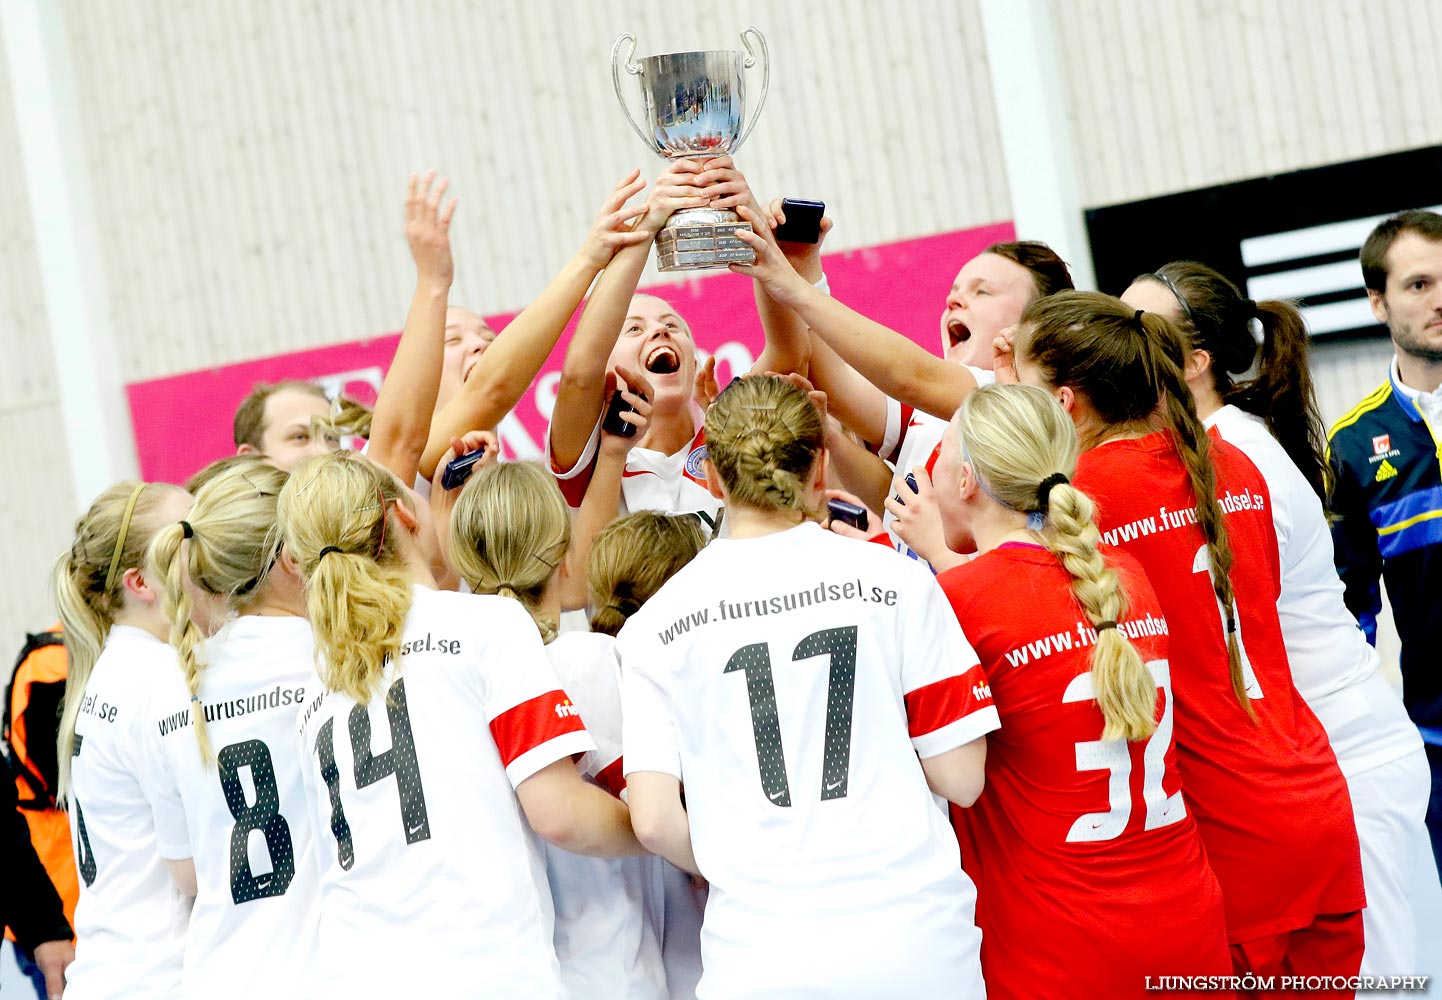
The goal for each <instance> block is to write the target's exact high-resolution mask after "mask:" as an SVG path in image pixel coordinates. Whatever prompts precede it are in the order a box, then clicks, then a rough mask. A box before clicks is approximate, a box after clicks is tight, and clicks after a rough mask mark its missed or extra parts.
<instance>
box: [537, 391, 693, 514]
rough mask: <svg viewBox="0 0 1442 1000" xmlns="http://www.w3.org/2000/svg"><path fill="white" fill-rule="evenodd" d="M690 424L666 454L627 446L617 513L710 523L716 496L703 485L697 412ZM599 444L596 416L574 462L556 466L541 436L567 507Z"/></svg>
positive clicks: (576, 499) (577, 502)
mask: <svg viewBox="0 0 1442 1000" xmlns="http://www.w3.org/2000/svg"><path fill="white" fill-rule="evenodd" d="M696 425H697V428H698V429H697V431H696V436H695V437H693V438H692V439H691V442H690V443H689V444H688V445H686V447H684V448H682V449H681V450H680V451H677V452H673V453H672V454H670V455H667V454H666V453H665V452H660V451H652V450H651V449H649V448H632V449H631V450H630V452H628V453H627V455H626V469H625V471H624V472H622V473H621V514H623V515H624V514H630V513H633V512H635V511H638V510H659V511H664V512H665V513H668V514H696V515H698V516H699V517H700V518H701V519H702V521H704V522H705V523H707V524H708V525H710V526H713V527H714V526H715V524H716V517H717V512H718V511H720V509H721V501H720V500H718V499H717V498H716V497H713V496H712V495H711V492H710V491H709V490H708V489H707V488H706V428H705V426H704V424H703V422H702V420H701V418H700V417H699V415H698V416H697V419H696ZM600 445H601V420H600V418H597V420H596V426H595V428H594V429H592V431H591V436H590V438H589V439H587V441H586V447H585V448H583V449H582V450H581V457H580V458H578V459H577V460H576V464H575V465H573V466H571V467H570V468H569V469H560V468H557V467H556V463H555V461H554V460H553V459H552V458H551V436H550V434H549V433H547V435H546V461H547V462H548V463H549V466H550V469H551V472H552V473H553V474H554V475H555V477H556V480H557V482H558V484H559V485H560V487H561V493H562V494H563V495H564V496H565V498H566V503H568V504H570V505H571V508H572V509H573V510H574V509H576V508H578V507H580V506H581V501H582V500H584V499H585V498H586V487H587V486H589V485H590V484H591V473H592V472H593V471H595V467H596V458H597V455H598V453H599V452H598V449H599V448H600Z"/></svg>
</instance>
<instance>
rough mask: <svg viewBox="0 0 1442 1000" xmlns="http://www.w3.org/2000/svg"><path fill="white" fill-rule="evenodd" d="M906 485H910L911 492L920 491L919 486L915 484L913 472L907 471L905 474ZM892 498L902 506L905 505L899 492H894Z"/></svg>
mask: <svg viewBox="0 0 1442 1000" xmlns="http://www.w3.org/2000/svg"><path fill="white" fill-rule="evenodd" d="M906 485H907V486H910V487H911V492H912V493H920V492H921V487H920V486H917V485H916V475H915V474H914V473H911V472H908V473H907V474H906ZM894 499H895V500H896V502H897V503H899V504H901V505H902V506H903V507H905V506H906V501H905V500H903V499H902V497H901V494H900V493H898V494H896V496H895V498H894Z"/></svg>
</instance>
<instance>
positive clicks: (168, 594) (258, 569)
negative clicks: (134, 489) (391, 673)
mask: <svg viewBox="0 0 1442 1000" xmlns="http://www.w3.org/2000/svg"><path fill="white" fill-rule="evenodd" d="M288 478H289V476H288V474H287V473H285V472H283V471H281V470H280V469H277V468H275V467H274V466H272V465H269V464H268V463H266V462H264V461H263V460H261V459H259V458H256V457H253V456H243V457H242V460H241V461H238V462H234V463H232V464H230V465H227V466H226V467H225V468H223V469H221V470H220V471H218V472H217V473H216V474H215V475H214V476H212V477H210V478H208V479H207V480H206V481H205V485H204V486H202V487H201V488H200V489H199V490H198V491H197V492H196V494H195V502H194V504H193V505H192V506H191V508H190V513H189V514H188V515H187V517H186V520H184V521H181V522H180V523H179V524H172V525H170V526H168V527H166V528H163V529H162V530H161V531H160V532H159V533H157V534H156V536H155V539H154V540H153V541H152V542H151V543H150V556H149V559H150V562H151V563H152V564H153V565H154V566H155V567H156V568H157V570H158V571H159V572H160V573H162V574H163V575H164V577H165V604H164V611H165V617H166V618H167V619H169V621H170V644H171V646H173V647H174V648H175V652H176V656H177V658H178V660H179V662H180V668H181V672H182V673H183V674H184V675H185V683H186V685H187V686H188V687H189V689H190V717H191V725H192V726H193V727H194V729H195V738H196V742H197V743H198V745H199V749H200V759H201V760H202V761H203V762H204V763H206V764H207V765H208V764H211V763H214V761H215V752H214V750H213V748H212V746H211V742H210V734H209V732H208V730H207V727H206V722H205V704H204V702H202V701H201V699H200V683H201V675H202V672H203V664H202V663H201V662H200V656H199V652H200V647H201V645H202V644H203V643H204V642H205V636H204V635H203V634H202V632H201V630H200V629H199V628H198V627H197V626H196V624H195V621H194V613H195V609H194V607H193V604H192V601H191V598H190V593H189V591H188V589H187V588H186V586H185V584H186V583H187V582H189V583H190V584H192V585H194V586H195V587H196V588H197V589H199V590H201V591H204V592H205V593H207V594H213V595H215V596H217V597H219V598H221V599H222V600H223V601H224V603H225V607H226V609H227V610H228V611H237V610H243V609H244V607H245V606H246V605H247V604H248V603H249V602H250V601H251V600H252V599H253V598H254V597H255V595H256V594H257V593H258V592H259V591H260V590H261V589H262V588H263V586H264V583H265V579H266V576H267V574H268V573H269V571H270V568H271V565H272V564H273V563H274V561H275V557H276V553H277V551H278V544H279V543H278V540H277V537H276V534H277V532H276V526H275V510H276V501H277V499H278V498H279V496H280V491H281V489H282V488H283V487H284V486H285V482H286V480H287V479H288Z"/></svg>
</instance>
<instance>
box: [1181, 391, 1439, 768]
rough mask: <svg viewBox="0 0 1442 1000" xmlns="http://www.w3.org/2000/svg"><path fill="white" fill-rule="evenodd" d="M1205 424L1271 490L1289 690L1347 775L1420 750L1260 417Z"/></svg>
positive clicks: (1306, 492)
mask: <svg viewBox="0 0 1442 1000" xmlns="http://www.w3.org/2000/svg"><path fill="white" fill-rule="evenodd" d="M1204 423H1205V424H1206V425H1207V426H1208V427H1209V428H1214V429H1215V430H1216V432H1217V433H1218V434H1220V435H1221V437H1222V438H1223V440H1225V441H1227V442H1228V443H1230V444H1232V445H1234V446H1235V447H1237V448H1238V449H1240V450H1241V451H1242V453H1243V454H1245V455H1246V456H1247V458H1248V459H1250V460H1251V462H1252V464H1253V465H1255V466H1256V467H1257V471H1259V472H1260V473H1261V474H1262V478H1263V479H1265V480H1266V482H1267V489H1268V491H1269V492H1270V493H1271V495H1272V523H1273V525H1275V527H1276V530H1277V545H1278V548H1279V550H1280V555H1281V562H1282V595H1281V598H1280V599H1279V600H1278V602H1277V617H1278V619H1280V621H1281V624H1282V641H1283V643H1284V644H1285V645H1286V649H1287V660H1288V662H1289V663H1290V664H1291V667H1292V679H1293V681H1294V682H1295V683H1296V685H1297V691H1298V692H1299V693H1300V694H1301V695H1302V697H1303V699H1305V700H1306V702H1307V705H1308V706H1309V707H1310V708H1311V709H1312V711H1313V712H1314V713H1315V714H1316V716H1317V720H1318V721H1319V722H1321V723H1322V728H1323V729H1325V730H1326V731H1327V737H1328V738H1329V739H1330V740H1331V743H1332V751H1333V752H1334V753H1335V754H1336V755H1337V763H1338V765H1339V766H1340V767H1341V768H1342V773H1343V774H1344V775H1347V776H1348V777H1351V776H1352V775H1354V774H1358V773H1361V772H1362V771H1366V770H1368V769H1369V768H1373V767H1376V766H1378V765H1379V764H1385V763H1388V762H1390V761H1393V760H1397V759H1398V758H1400V757H1404V756H1406V755H1407V754H1409V753H1412V752H1414V751H1416V750H1418V749H1420V748H1421V746H1422V742H1421V737H1420V736H1419V735H1418V734H1417V727H1416V726H1415V725H1413V724H1412V722H1411V721H1410V720H1409V719H1408V718H1407V712H1406V710H1405V709H1404V708H1403V707H1402V699H1401V698H1399V697H1398V696H1397V693H1396V692H1395V691H1394V690H1392V687H1391V685H1390V684H1388V683H1387V681H1386V679H1385V678H1384V677H1382V675H1381V674H1380V673H1379V672H1378V668H1379V666H1380V660H1379V659H1378V657H1377V651H1376V650H1375V649H1373V648H1372V646H1371V645H1370V644H1368V642H1367V638H1366V636H1364V635H1363V634H1362V630H1361V629H1360V628H1358V627H1357V622H1356V619H1354V618H1353V617H1352V615H1351V613H1350V612H1349V611H1348V610H1347V606H1346V605H1345V604H1344V603H1343V601H1342V581H1341V579H1340V578H1339V577H1338V576H1337V568H1336V566H1335V565H1334V564H1333V561H1332V535H1331V531H1330V530H1329V529H1328V527H1327V520H1326V515H1325V514H1324V512H1323V510H1322V502H1321V501H1320V500H1319V499H1318V498H1317V494H1316V493H1314V492H1313V491H1312V487H1311V485H1310V484H1308V482H1307V479H1306V477H1305V476H1303V475H1302V473H1301V470H1299V469H1298V468H1297V466H1296V465H1295V464H1294V463H1293V462H1292V460H1291V458H1290V457H1288V455H1287V453H1286V451H1285V450H1284V449H1283V448H1282V446H1281V445H1280V444H1278V443H1277V440H1276V439H1275V438H1273V437H1272V435H1271V433H1270V432H1268V430H1267V425H1266V423H1265V422H1263V420H1262V419H1261V418H1260V417H1257V416H1254V415H1252V414H1250V413H1247V412H1245V411H1243V410H1241V409H1239V408H1237V407H1235V406H1230V405H1228V406H1224V407H1222V408H1221V409H1220V410H1218V411H1217V412H1216V413H1214V414H1212V415H1211V416H1209V417H1207V418H1206V420H1205V421H1204Z"/></svg>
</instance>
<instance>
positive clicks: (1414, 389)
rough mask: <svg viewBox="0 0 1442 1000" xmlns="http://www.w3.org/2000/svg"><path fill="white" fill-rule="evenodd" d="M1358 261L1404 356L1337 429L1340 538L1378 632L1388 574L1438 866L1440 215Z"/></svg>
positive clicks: (1441, 777) (1354, 586)
mask: <svg viewBox="0 0 1442 1000" xmlns="http://www.w3.org/2000/svg"><path fill="white" fill-rule="evenodd" d="M1361 262H1362V276H1363V280H1364V281H1365V283H1366V285H1367V297H1368V298H1369V299H1370V300H1371V304H1372V312H1373V314H1374V315H1375V316H1376V317H1377V321H1378V322H1380V323H1384V324H1386V326H1387V329H1388V331H1389V332H1390V333H1391V335H1392V344H1393V346H1394V348H1395V349H1396V357H1395V358H1394V359H1393V361H1392V370H1391V374H1390V377H1389V378H1388V379H1387V381H1386V382H1384V383H1382V384H1381V385H1380V386H1378V387H1377V388H1376V389H1374V390H1373V391H1372V392H1371V393H1369V394H1368V395H1367V396H1366V397H1365V398H1364V399H1363V400H1362V401H1361V402H1360V403H1358V404H1357V405H1356V406H1355V407H1353V408H1352V409H1351V410H1350V411H1349V412H1348V413H1347V414H1346V415H1344V416H1343V417H1342V419H1341V420H1339V421H1337V423H1336V425H1335V426H1334V427H1333V428H1332V431H1331V434H1330V435H1329V455H1330V459H1331V464H1332V472H1333V475H1334V477H1335V482H1334V484H1333V494H1332V512H1333V513H1334V514H1335V515H1336V516H1337V520H1336V522H1335V524H1334V526H1333V529H1332V531H1333V540H1334V543H1335V546H1336V553H1337V569H1338V572H1339V573H1340V574H1341V577H1342V581H1343V583H1344V584H1345V586H1346V600H1347V606H1348V608H1349V609H1351V611H1352V613H1353V614H1354V615H1356V616H1357V620H1358V622H1359V623H1360V624H1361V626H1362V628H1363V630H1364V631H1365V632H1366V633H1367V636H1368V638H1369V639H1371V640H1372V641H1373V642H1375V641H1376V632H1377V613H1378V612H1379V611H1381V609H1382V598H1381V593H1380V590H1379V586H1378V581H1379V577H1380V578H1382V579H1385V580H1386V583H1387V596H1388V598H1389V599H1390V600H1391V603H1392V615H1393V618H1394V619H1395V621H1396V624H1397V632H1398V634H1399V635H1400V636H1401V639H1402V663H1401V667H1402V685H1403V700H1404V701H1405V702H1406V705H1407V711H1408V714H1409V715H1411V717H1412V721H1414V722H1415V723H1417V727H1418V728H1419V729H1420V730H1421V731H1422V738H1423V740H1424V742H1425V743H1426V744H1427V759H1428V762H1429V764H1430V766H1431V769H1432V797H1431V802H1430V804H1429V806H1428V810H1427V828H1428V831H1429V832H1430V834H1431V837H1432V850H1433V852H1434V854H1436V856H1437V859H1438V864H1439V865H1442V215H1437V214H1436V213H1434V212H1423V211H1412V212H1403V213H1401V214H1400V215H1395V216H1393V217H1391V218H1389V219H1387V220H1386V221H1384V222H1382V223H1381V224H1379V225H1378V226H1377V228H1376V229H1374V230H1373V231H1372V234H1371V235H1370V236H1368V237H1367V242H1366V243H1364V244H1363V246H1362V252H1361Z"/></svg>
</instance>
